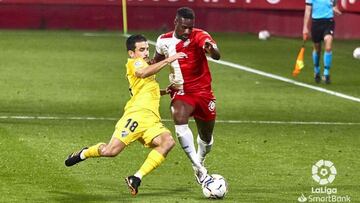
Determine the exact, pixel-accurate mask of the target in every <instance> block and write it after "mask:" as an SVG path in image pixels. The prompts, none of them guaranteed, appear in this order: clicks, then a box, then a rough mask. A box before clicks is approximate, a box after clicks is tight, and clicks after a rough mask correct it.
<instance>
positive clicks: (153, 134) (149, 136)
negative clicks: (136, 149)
mask: <svg viewBox="0 0 360 203" xmlns="http://www.w3.org/2000/svg"><path fill="white" fill-rule="evenodd" d="M139 141H140V142H141V143H143V145H144V146H145V147H157V146H160V145H162V144H164V142H171V141H173V139H172V137H171V132H170V130H169V129H167V128H166V127H165V126H164V124H163V123H161V122H154V123H152V126H151V127H149V128H148V129H147V130H146V131H145V132H144V134H143V135H142V136H141V137H140V138H139Z"/></svg>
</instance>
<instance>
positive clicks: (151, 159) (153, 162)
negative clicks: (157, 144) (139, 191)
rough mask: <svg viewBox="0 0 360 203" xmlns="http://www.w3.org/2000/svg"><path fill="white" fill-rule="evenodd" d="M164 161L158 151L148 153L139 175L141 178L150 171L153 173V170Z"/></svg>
mask: <svg viewBox="0 0 360 203" xmlns="http://www.w3.org/2000/svg"><path fill="white" fill-rule="evenodd" d="M164 161H165V157H164V156H163V155H162V154H160V153H159V152H158V151H156V150H155V149H153V150H152V151H151V152H150V153H149V155H148V157H147V158H146V160H145V162H144V163H143V165H142V166H141V168H140V170H139V171H138V173H140V174H141V176H145V175H147V174H148V173H150V172H151V171H153V170H154V169H155V168H157V167H158V166H160V165H161V163H162V162H164Z"/></svg>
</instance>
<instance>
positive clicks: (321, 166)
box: [298, 160, 351, 202]
mask: <svg viewBox="0 0 360 203" xmlns="http://www.w3.org/2000/svg"><path fill="white" fill-rule="evenodd" d="M311 174H312V179H313V180H314V181H315V182H316V183H317V184H319V185H320V186H319V187H311V194H310V195H308V196H306V195H304V193H302V194H301V196H300V197H298V202H351V197H350V196H349V195H339V194H338V190H337V188H336V187H331V186H330V185H331V183H332V182H334V180H335V177H336V175H337V171H336V168H335V165H334V163H333V162H331V161H329V160H319V161H317V162H316V163H315V164H314V165H313V166H312V168H311Z"/></svg>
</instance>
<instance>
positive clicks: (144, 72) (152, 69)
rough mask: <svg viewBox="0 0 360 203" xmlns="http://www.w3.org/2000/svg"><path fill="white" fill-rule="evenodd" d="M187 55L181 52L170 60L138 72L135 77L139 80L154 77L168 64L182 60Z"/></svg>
mask: <svg viewBox="0 0 360 203" xmlns="http://www.w3.org/2000/svg"><path fill="white" fill-rule="evenodd" d="M185 57H186V54H184V53H183V52H179V53H176V54H175V55H172V56H170V57H169V58H166V59H164V60H162V61H160V62H157V63H155V64H152V65H150V66H148V67H146V68H143V69H140V70H137V71H136V72H135V76H136V77H138V78H146V77H149V76H151V75H154V74H156V73H158V72H159V71H160V70H161V69H162V68H164V67H165V66H166V65H167V64H169V63H171V62H173V61H175V60H177V59H180V58H185Z"/></svg>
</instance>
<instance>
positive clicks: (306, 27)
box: [303, 5, 311, 40]
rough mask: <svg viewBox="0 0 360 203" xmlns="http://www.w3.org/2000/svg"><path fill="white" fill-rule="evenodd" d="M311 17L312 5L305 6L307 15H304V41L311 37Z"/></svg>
mask: <svg viewBox="0 0 360 203" xmlns="http://www.w3.org/2000/svg"><path fill="white" fill-rule="evenodd" d="M310 16H311V5H306V6H305V14H304V27H303V39H304V40H306V39H307V38H308V36H309V30H310Z"/></svg>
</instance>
